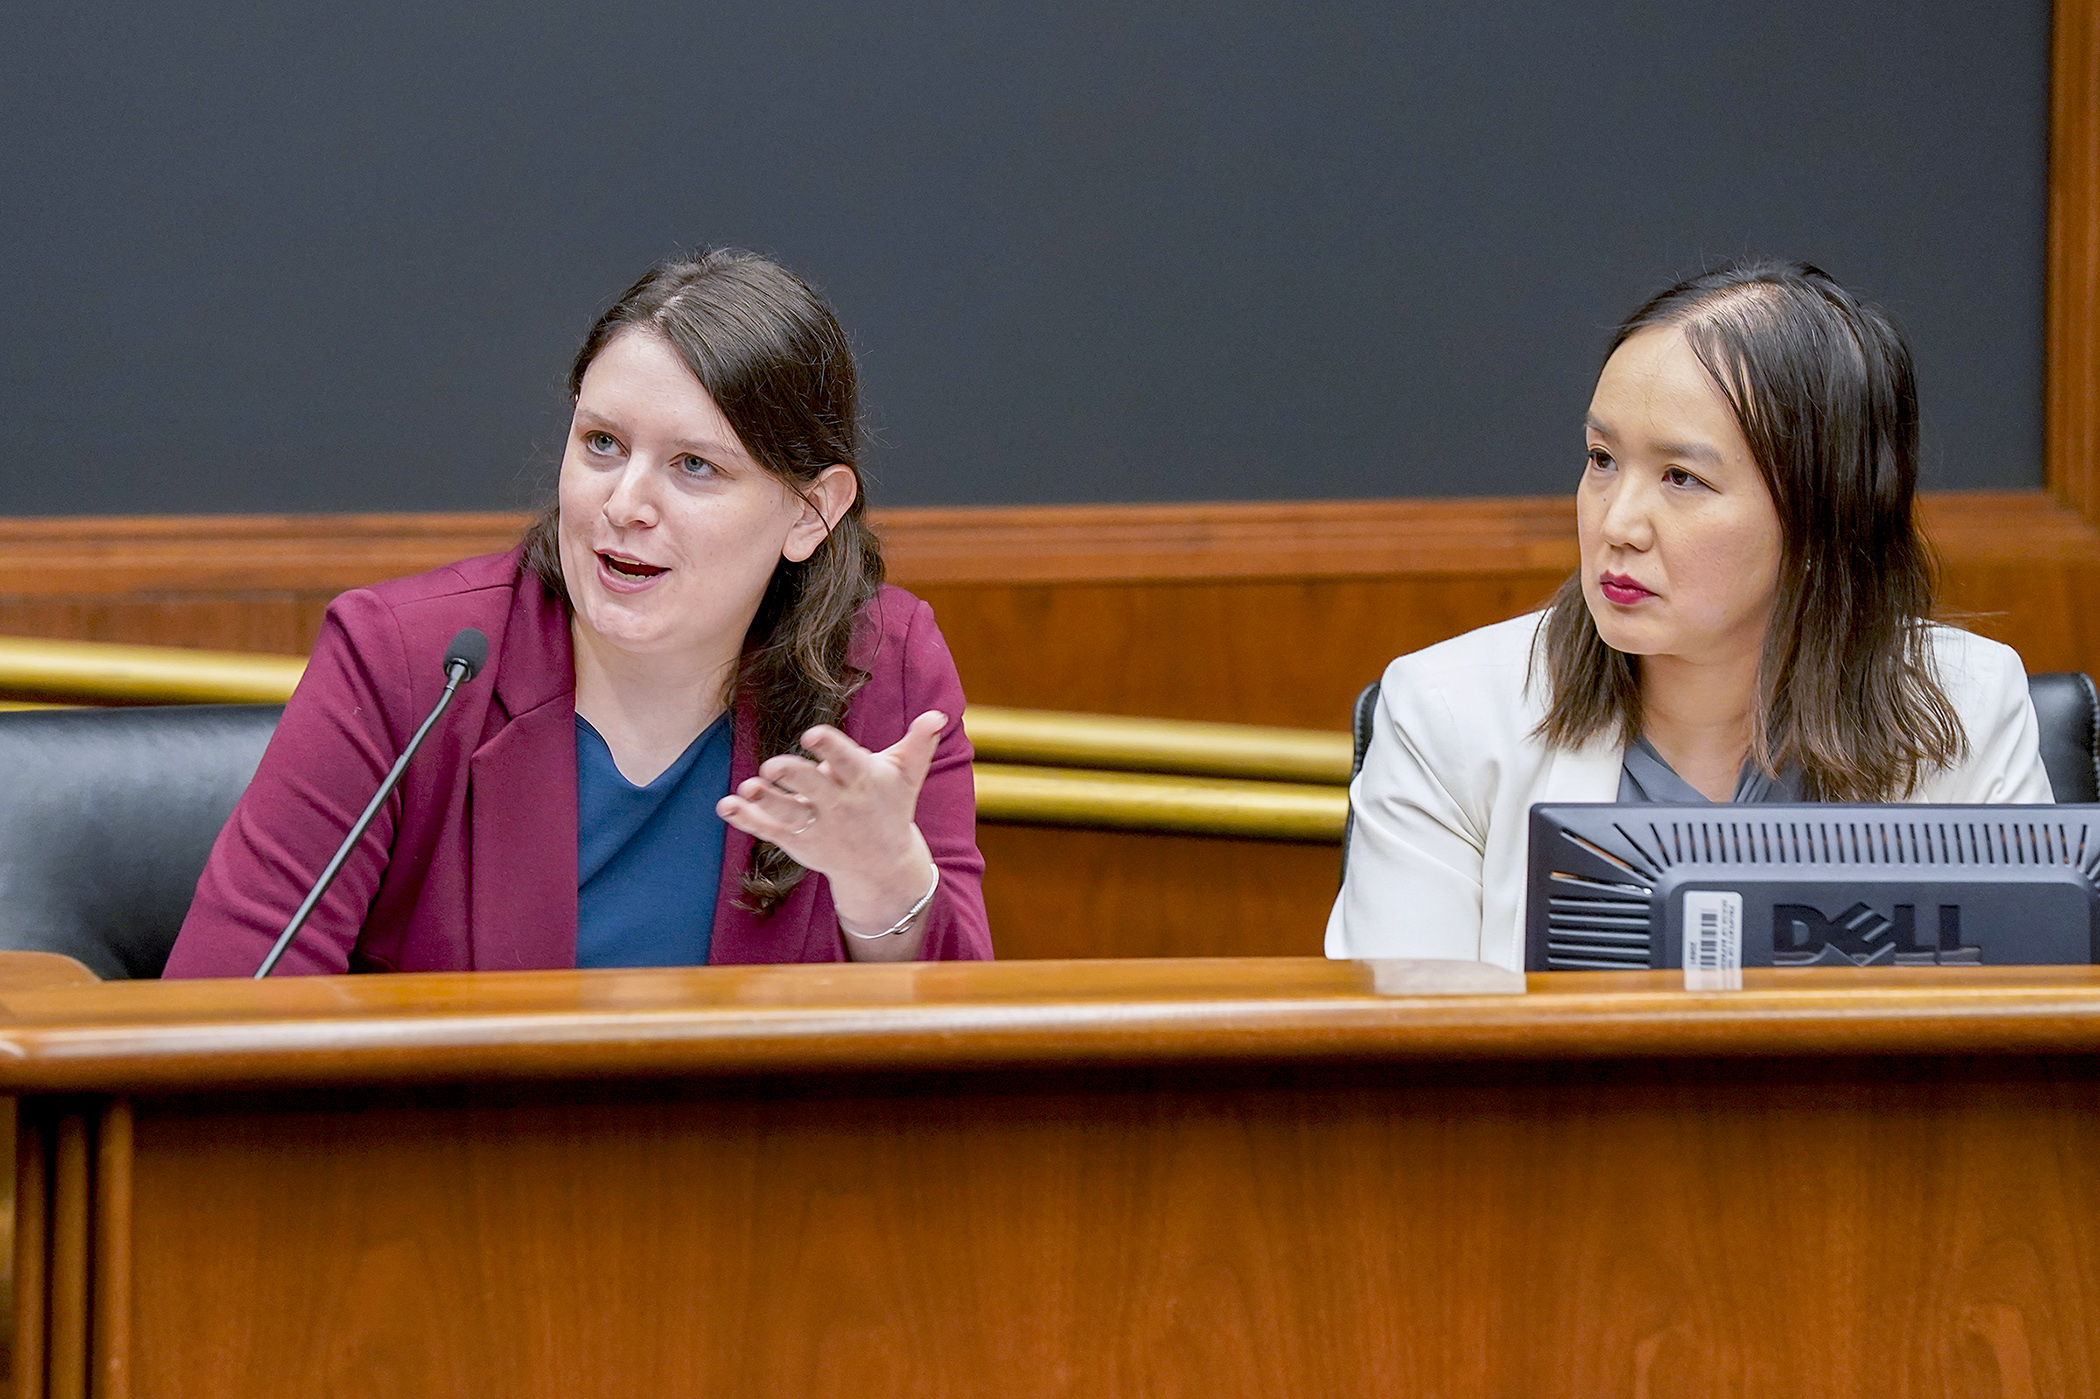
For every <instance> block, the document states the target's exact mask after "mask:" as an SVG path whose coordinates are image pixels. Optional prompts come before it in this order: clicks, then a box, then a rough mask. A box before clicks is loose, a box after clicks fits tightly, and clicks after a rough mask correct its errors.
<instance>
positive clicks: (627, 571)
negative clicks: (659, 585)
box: [598, 552, 670, 582]
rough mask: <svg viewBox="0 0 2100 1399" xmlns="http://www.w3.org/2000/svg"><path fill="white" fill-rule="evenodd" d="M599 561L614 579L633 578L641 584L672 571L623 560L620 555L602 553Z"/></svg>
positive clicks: (633, 560)
mask: <svg viewBox="0 0 2100 1399" xmlns="http://www.w3.org/2000/svg"><path fill="white" fill-rule="evenodd" d="M598 561H599V562H600V563H602V564H604V565H605V569H606V572H608V573H610V574H612V575H613V576H614V577H616V578H632V579H634V580H635V581H636V582H641V581H643V580H645V579H649V578H654V577H656V576H657V575H658V574H660V573H667V572H669V571H670V570H668V569H662V568H658V567H657V566H656V565H655V564H647V563H642V562H641V561H639V560H637V559H623V558H621V557H620V556H619V555H618V554H607V553H603V552H601V553H600V554H599V555H598Z"/></svg>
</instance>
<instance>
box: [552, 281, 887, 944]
mask: <svg viewBox="0 0 2100 1399" xmlns="http://www.w3.org/2000/svg"><path fill="white" fill-rule="evenodd" d="M627 330H642V331H646V332H648V333H650V334H653V335H658V336H661V337H662V338H663V340H664V341H665V342H666V343H667V344H669V345H670V346H671V347H672V348H673V349H674V350H676V351H677V352H678V357H679V358H680V359H682V360H684V361H685V365H686V368H688V369H690V370H692V371H693V377H694V378H696V379H698V380H699V381H700V382H701V383H702V384H703V385H705V386H706V388H707V392H708V394H709V395H710V396H711V397H712V398H713V399H714V401H715V405H716V406H717V407H718V408H720V409H721V410H722V416H723V417H724V418H726V419H728V420H729V425H730V426H731V427H732V428H734V429H735V430H736V435H737V440H738V441H739V442H741V443H742V444H743V446H744V449H745V451H747V452H749V453H750V455H751V459H752V460H753V461H755V462H757V463H758V464H759V465H760V466H762V467H764V468H765V469H766V470H767V471H769V472H771V473H772V474H773V475H774V476H776V477H778V478H779V479H780V480H781V481H782V482H783V483H785V484H786V485H787V487H788V488H789V489H790V490H793V491H795V492H796V493H797V494H801V493H802V491H803V490H804V489H805V488H806V487H808V486H809V484H810V483H811V482H813V481H814V480H815V479H816V478H817V475H818V474H819V473H820V472H822V471H823V470H824V469H825V468H826V467H828V466H834V465H839V466H846V467H849V468H852V469H853V470H854V473H855V477H856V479H857V478H858V476H859V468H858V465H857V458H858V455H859V452H858V445H859V427H858V416H857V414H858V406H857V392H858V391H857V389H856V387H855V375H854V368H853V350H852V347H851V346H850V345H849V344H848V343H847V340H846V333H845V331H844V330H842V329H840V327H839V323H838V318H837V317H836V316H834V315H833V314H832V313H831V308H830V307H829V306H827V305H825V304H824V300H823V298H822V297H820V296H818V295H817V293H816V292H815V291H814V290H812V289H811V288H810V286H809V285H808V284H807V283H805V282H804V281H802V279H801V278H799V277H797V276H796V275H795V274H794V273H792V272H790V271H788V270H787V269H786V268H784V267H782V266H781V265H780V264H778V263H776V262H773V261H771V260H769V259H767V258H763V257H760V256H758V255H757V254H756V253H747V252H739V251H735V250H731V249H723V250H719V251H715V252H710V253H705V254H702V255H701V256H698V257H695V258H692V259H690V260H688V261H681V262H666V263H660V264H658V265H657V266H655V267H652V268H650V269H649V270H648V271H647V272H646V273H644V274H643V275H642V278H641V280H640V281H638V282H636V283H635V284H634V285H633V286H631V287H629V288H628V289H627V291H626V292H625V293H624V294H623V295H622V296H621V297H620V299H619V300H618V301H615V302H614V303H613V304H612V307H611V308H610V309H609V310H607V311H606V312H605V314H604V315H602V316H600V317H599V318H598V319H597V322H596V323H595V324H593V325H592V326H591V329H590V333H589V334H587V335H585V336H584V338H583V347H582V348H581V349H579V350H578V351H577V352H576V360H575V362H574V363H573V364H572V365H570V367H569V397H570V398H571V399H572V400H573V399H574V398H575V397H576V396H577V394H578V393H580V392H581V391H582V388H583V375H584V371H585V370H587V369H589V368H590V367H591V361H593V360H595V359H596V358H597V357H598V355H599V353H600V352H601V351H603V350H604V349H605V347H606V346H607V345H609V344H611V343H612V341H613V338H614V337H615V336H617V335H619V334H620V333H622V332H623V331H627ZM560 518H561V512H560V506H559V503H558V502H550V503H549V504H548V505H547V506H546V507H545V508H544V509H542V510H541V511H540V513H539V515H538V516H537V517H535V518H534V520H533V522H532V524H531V525H530V526H529V527H528V528H527V529H526V531H525V562H526V564H527V565H528V566H529V567H530V568H531V569H532V571H533V572H534V573H535V574H537V575H538V576H539V579H540V581H541V582H542V583H544V584H546V586H547V588H548V590H549V591H551V592H552V593H553V594H554V595H555V596H556V597H559V598H560V599H561V600H562V601H563V603H564V604H567V603H568V601H569V591H568V587H567V585H566V584H565V583H564V581H563V579H562V573H561V555H560V551H559V546H558V544H557V538H556V537H557V530H558V526H559V523H560ZM882 577H883V568H882V547H881V545H880V544H879V543H877V541H876V538H875V532H874V531H873V530H872V529H870V528H869V526H868V520H867V498H866V496H865V494H864V493H863V492H861V491H859V490H856V491H855V492H854V497H853V504H852V505H850V506H848V507H847V509H846V513H845V514H844V515H843V516H842V517H841V518H840V519H839V520H838V521H837V522H835V523H834V524H833V525H832V526H831V530H830V532H829V533H828V534H827V535H826V537H825V539H824V542H823V543H821V544H819V545H818V546H817V548H816V551H815V552H814V553H812V554H811V555H810V556H809V558H807V559H806V560H804V561H803V562H801V563H793V562H790V561H789V560H787V559H782V560H781V561H780V563H779V564H778V565H777V566H776V567H775V568H774V570H773V577H772V580H771V581H770V582H769V583H768V584H767V585H766V591H765V596H764V597H763V598H762V599H761V600H760V602H759V605H758V615H757V616H755V617H754V618H752V621H751V629H750V631H749V632H748V633H746V635H745V638H744V651H743V659H742V660H741V662H740V663H739V664H738V666H737V669H736V672H735V674H734V675H733V676H732V677H731V679H730V689H729V693H728V694H727V695H725V696H724V702H725V703H728V704H732V705H734V704H735V703H736V701H737V700H739V699H742V700H745V701H747V702H748V703H749V706H750V710H751V713H752V715H753V717H754V719H755V721H756V728H757V738H758V757H759V759H760V761H764V760H765V759H766V758H769V757H772V756H773V755H774V754H776V753H791V752H797V751H799V740H800V738H801V736H802V734H803V733H804V732H805V731H806V730H808V729H809V728H810V727H811V726H812V725H815V724H836V723H838V722H839V720H840V719H841V718H842V717H843V716H844V715H845V712H846V701H847V700H849V699H850V698H852V696H853V692H854V691H855V690H857V689H859V688H860V686H861V685H862V684H863V683H864V682H865V681H866V680H867V676H866V674H865V673H863V672H861V671H859V670H857V669H855V668H854V667H853V666H852V664H851V663H850V661H849V660H848V655H849V652H850V650H851V648H852V644H853V637H854V628H855V625H856V619H857V618H858V616H859V613H860V610H861V608H862V607H863V606H865V605H866V603H867V602H868V600H869V599H870V598H872V597H874V596H875V593H876V591H877V590H878V589H880V588H881V586H882ZM806 873H808V871H806V870H804V869H803V868H802V866H800V865H798V864H796V863H795V862H794V861H793V860H792V859H790V858H789V857H788V854H787V852H786V851H784V850H782V849H781V848H780V847H779V846H776V845H772V844H770V843H768V842H765V841H760V842H758V843H757V845H755V846H754V847H753V849H752V851H751V861H750V864H749V865H748V866H747V867H746V868H745V870H744V872H743V875H742V884H743V903H744V906H745V907H747V908H749V909H751V910H753V911H754V912H757V913H761V914H770V913H771V912H773V910H774V909H776V908H778V907H779V906H780V904H781V903H782V901H783V900H785V899H786V898H787V896H788V894H789V892H790V891H792V890H793V889H794V887H795V886H796V885H797V884H799V883H800V882H801V881H802V877H803V875H805V874H806Z"/></svg>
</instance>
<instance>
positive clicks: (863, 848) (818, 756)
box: [715, 710, 948, 956]
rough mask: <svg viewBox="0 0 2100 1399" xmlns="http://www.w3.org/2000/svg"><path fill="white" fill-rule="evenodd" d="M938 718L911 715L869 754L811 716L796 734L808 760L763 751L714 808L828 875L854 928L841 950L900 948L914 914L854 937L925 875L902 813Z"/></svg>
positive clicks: (907, 905) (905, 946)
mask: <svg viewBox="0 0 2100 1399" xmlns="http://www.w3.org/2000/svg"><path fill="white" fill-rule="evenodd" d="M947 727H948V716H947V715H945V714H942V713H941V712H939V711H938V710H928V711H927V712H926V713H924V714H921V715H920V716H919V717H918V718H916V719H914V720H912V722H911V727H910V728H908V729H906V730H905V731H904V737H902V738H900V739H898V740H897V741H896V742H895V743H893V744H891V745H890V746H889V747H888V748H885V749H883V750H882V751H881V752H879V753H876V752H871V751H869V750H868V749H866V748H863V747H861V746H860V745H859V744H858V743H855V742H854V741H853V740H852V739H850V738H848V737H846V735H845V734H843V733H841V732H839V731H838V730H837V729H835V728H833V727H831V726H830V725H829V724H820V725H818V726H817V727H816V728H813V729H811V730H810V731H809V732H807V733H805V734H803V735H802V746H803V748H804V749H806V750H808V752H809V753H810V754H811V755H813V757H814V759H815V760H814V761H812V760H811V758H805V757H802V756H800V755H799V754H792V753H782V754H779V755H777V756H775V757H771V758H768V759H766V761H765V762H764V763H762V764H761V765H760V766H759V769H758V776H756V777H753V778H750V779H748V780H746V781H745V782H743V783H741V784H740V785H739V786H738V787H737V789H736V790H735V791H734V792H732V793H730V794H729V795H728V796H726V797H724V798H722V800H721V803H720V804H719V805H718V806H717V807H716V808H715V809H716V811H718V812H719V813H720V814H721V817H722V819H723V820H724V821H727V822H728V823H729V824H730V825H732V826H735V827H736V828H737V829H738V830H740V831H743V832H745V833H746V834H748V835H752V836H756V837H757V838H758V839H760V840H766V841H771V842H772V843H773V844H775V845H777V846H779V847H780V848H781V849H782V850H784V851H786V852H787V853H788V855H789V856H790V857H791V858H792V859H793V860H794V861H795V862H796V863H797V864H799V865H801V866H802V867H803V868H805V869H809V870H814V871H816V872H817V873H818V874H821V875H823V876H824V877H825V878H826V879H828V880H830V881H831V897H832V902H833V904H834V905H835V906H836V908H837V909H838V915H839V922H840V923H841V924H842V925H843V926H844V927H845V928H846V930H847V931H848V932H851V933H857V934H861V935H862V937H861V938H851V939H848V943H849V950H852V951H854V952H856V953H859V952H862V951H863V950H865V951H866V952H868V953H873V954H876V955H902V956H909V955H911V954H912V953H913V952H915V951H916V949H917V945H918V942H919V940H920V939H919V932H920V929H921V928H923V925H924V922H925V920H924V919H923V918H922V919H919V920H917V922H918V926H916V927H913V928H908V929H906V930H905V931H904V932H903V933H902V934H901V935H899V936H897V937H894V938H881V939H877V940H876V941H875V942H872V943H871V942H866V941H863V938H865V937H866V936H868V935H872V934H876V933H880V932H881V931H882V930H883V929H885V928H888V927H890V926H891V925H893V924H894V923H896V922H897V921H898V920H899V919H901V918H902V917H904V915H905V914H906V913H908V912H909V911H910V910H911V908H912V907H913V905H915V904H917V903H918V902H919V900H920V898H921V897H923V896H924V895H925V893H926V891H927V889H928V888H929V887H931V885H932V883H933V880H934V878H935V867H934V863H933V857H932V854H931V853H930V852H929V851H928V850H927V848H926V840H925V837H923V836H921V835H920V834H919V828H918V827H917V826H916V825H915V824H913V821H912V816H913V813H914V812H916V811H917V809H918V804H919V788H920V786H921V785H922V784H923V783H924V782H925V781H926V769H927V768H928V767H929V766H930V765H931V764H932V762H933V753H934V749H935V747H936V746H937V745H938V744H939V743H940V738H941V734H942V732H943V731H945V730H946V729H947Z"/></svg>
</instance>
